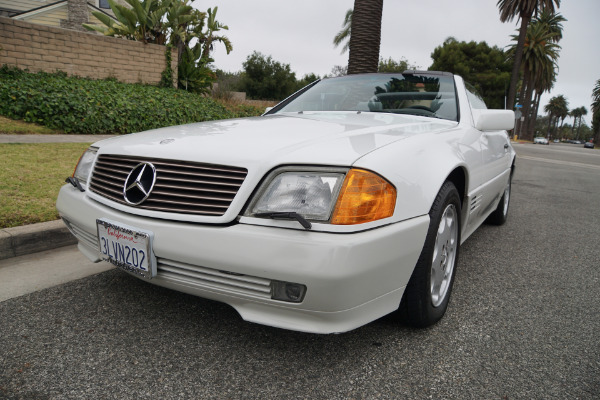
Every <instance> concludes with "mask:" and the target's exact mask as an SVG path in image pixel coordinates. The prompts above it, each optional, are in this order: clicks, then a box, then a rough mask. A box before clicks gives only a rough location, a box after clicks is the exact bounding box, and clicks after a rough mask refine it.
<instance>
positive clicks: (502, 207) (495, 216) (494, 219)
mask: <svg viewBox="0 0 600 400" xmlns="http://www.w3.org/2000/svg"><path fill="white" fill-rule="evenodd" d="M511 189H512V174H511V175H510V177H509V178H508V184H507V185H506V188H505V189H504V194H503V195H502V198H501V199H500V202H499V203H498V207H496V209H495V210H494V212H493V213H491V214H490V216H489V217H487V219H486V220H485V222H486V223H488V224H491V225H498V226H500V225H504V223H505V222H506V219H507V218H508V207H509V205H510V192H511Z"/></svg>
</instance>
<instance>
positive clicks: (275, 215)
mask: <svg viewBox="0 0 600 400" xmlns="http://www.w3.org/2000/svg"><path fill="white" fill-rule="evenodd" d="M254 216H255V217H258V218H271V219H281V220H285V219H291V220H296V221H298V222H299V223H300V225H302V227H304V229H307V230H308V229H311V228H312V224H311V223H310V222H308V221H307V220H306V218H304V217H303V216H302V215H300V214H298V213H297V212H265V213H258V214H254Z"/></svg>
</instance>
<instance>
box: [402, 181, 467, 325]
mask: <svg viewBox="0 0 600 400" xmlns="http://www.w3.org/2000/svg"><path fill="white" fill-rule="evenodd" d="M460 215H461V201H460V196H459V194H458V191H457V190H456V187H455V186H454V184H453V183H452V182H446V183H444V185H442V188H441V189H440V191H439V193H438V194H437V196H436V198H435V201H434V202H433V205H432V206H431V210H430V211H429V217H430V223H429V229H428V230H427V236H426V238H425V244H424V245H423V250H422V251H421V255H420V256H419V260H418V261H417V265H416V267H415V270H414V271H413V274H412V276H411V278H410V280H409V282H408V285H407V287H406V290H405V291H404V295H403V297H402V302H401V304H400V309H399V310H400V316H401V318H402V319H403V320H404V322H405V323H407V324H408V325H411V326H414V327H417V328H425V327H428V326H431V325H433V324H435V323H436V322H437V321H439V320H440V319H441V318H442V317H443V316H444V314H445V313H446V309H447V308H448V301H449V300H450V293H451V292H452V285H453V283H454V276H455V275H456V274H455V271H456V266H457V263H458V254H459V249H460ZM442 218H443V219H444V223H443V224H442ZM450 220H452V221H451V224H449V222H450ZM442 225H443V226H444V227H446V228H448V230H449V231H448V232H445V231H444V232H441V231H440V229H441V228H442ZM447 233H450V234H451V235H450V236H451V239H452V240H448V237H446V234H447ZM444 241H447V243H446V244H444ZM450 242H451V243H450ZM443 249H445V250H443ZM444 253H445V254H444ZM436 255H440V257H437V256H436ZM440 273H442V274H440ZM440 275H443V279H442V282H445V283H443V284H440V288H441V287H442V286H443V287H444V288H445V289H443V290H442V289H439V291H438V289H436V283H435V282H434V281H437V280H439V277H440ZM446 275H448V276H446ZM432 277H433V279H434V281H432Z"/></svg>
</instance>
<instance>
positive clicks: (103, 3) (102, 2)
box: [98, 0, 110, 8]
mask: <svg viewBox="0 0 600 400" xmlns="http://www.w3.org/2000/svg"><path fill="white" fill-rule="evenodd" d="M98 7H100V8H110V5H109V4H108V0H98Z"/></svg>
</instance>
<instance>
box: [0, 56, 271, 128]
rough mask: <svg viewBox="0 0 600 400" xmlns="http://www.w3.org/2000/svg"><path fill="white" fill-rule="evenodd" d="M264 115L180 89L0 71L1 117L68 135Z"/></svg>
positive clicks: (62, 75)
mask: <svg viewBox="0 0 600 400" xmlns="http://www.w3.org/2000/svg"><path fill="white" fill-rule="evenodd" d="M260 114H261V110H258V109H256V108H253V107H247V106H245V107H237V108H236V109H233V110H232V109H227V108H226V107H225V106H223V105H222V104H220V103H218V102H216V101H214V100H213V99H211V98H208V97H203V96H200V95H197V94H194V93H188V92H185V91H182V90H177V89H169V88H159V87H156V86H151V85H143V84H129V83H122V82H118V81H117V80H115V79H106V80H92V79H87V78H79V77H74V76H67V75H66V74H65V73H63V72H57V73H53V74H50V73H45V72H38V73H30V72H27V71H22V70H19V69H17V68H11V67H7V66H6V65H5V66H3V67H0V115H4V116H6V117H9V118H13V119H21V120H24V121H27V122H35V123H38V124H41V125H45V126H47V127H50V128H54V129H60V130H62V131H64V132H66V133H81V134H102V133H131V132H140V131H144V130H148V129H154V128H160V127H164V126H172V125H180V124H186V123H191V122H200V121H210V120H218V119H226V118H235V117H247V116H252V115H260Z"/></svg>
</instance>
